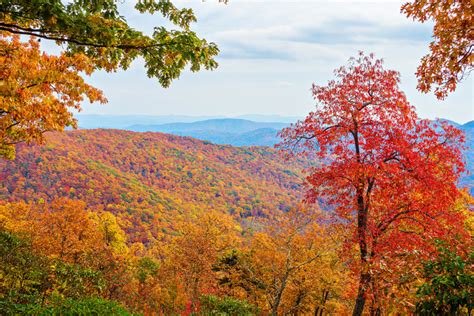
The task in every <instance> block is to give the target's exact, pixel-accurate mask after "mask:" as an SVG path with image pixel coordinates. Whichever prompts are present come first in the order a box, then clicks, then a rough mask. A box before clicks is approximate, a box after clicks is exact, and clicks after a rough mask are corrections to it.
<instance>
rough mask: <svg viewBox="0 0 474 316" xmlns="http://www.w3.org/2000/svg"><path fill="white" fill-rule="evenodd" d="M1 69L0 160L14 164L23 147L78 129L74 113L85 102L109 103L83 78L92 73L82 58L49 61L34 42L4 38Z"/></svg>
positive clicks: (51, 57) (51, 58)
mask: <svg viewBox="0 0 474 316" xmlns="http://www.w3.org/2000/svg"><path fill="white" fill-rule="evenodd" d="M0 65H1V66H0V78H1V81H0V158H2V157H3V158H8V159H13V158H14V157H15V148H14V144H17V143H19V142H27V143H31V142H40V143H41V142H43V141H44V137H43V133H44V132H46V131H61V130H63V129H64V128H65V127H68V126H72V127H77V125H76V120H75V119H73V117H72V113H71V112H70V110H71V109H80V102H81V101H83V99H84V98H86V97H87V98H88V99H89V101H90V102H96V101H99V102H102V103H103V102H105V101H106V100H105V98H104V97H103V96H102V92H101V91H99V90H97V89H95V88H93V87H91V86H90V85H88V84H86V83H85V82H84V79H83V78H82V77H81V75H80V73H85V74H87V75H90V74H91V72H92V71H93V67H92V66H91V65H90V63H89V59H88V58H87V57H85V56H84V55H75V56H73V57H70V56H66V55H65V54H64V53H63V54H60V55H59V56H54V55H48V54H46V53H42V52H41V51H40V48H39V43H38V42H37V41H36V40H34V39H33V38H31V39H30V40H29V41H28V42H26V43H24V42H21V41H20V37H19V36H18V35H15V36H12V37H8V36H6V35H5V33H4V32H1V33H0Z"/></svg>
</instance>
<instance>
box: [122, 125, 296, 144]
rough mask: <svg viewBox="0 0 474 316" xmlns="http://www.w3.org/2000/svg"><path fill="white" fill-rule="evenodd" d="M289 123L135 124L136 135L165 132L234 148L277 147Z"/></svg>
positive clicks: (133, 129)
mask: <svg viewBox="0 0 474 316" xmlns="http://www.w3.org/2000/svg"><path fill="white" fill-rule="evenodd" d="M288 125H289V123H281V122H254V121H249V120H243V119H212V120H205V121H198V122H192V123H171V124H161V125H134V126H130V127H128V128H127V129H128V130H132V131H135V132H162V133H169V134H174V135H179V136H190V137H194V138H198V139H201V140H206V141H210V142H212V143H215V144H227V145H233V146H273V145H275V144H276V143H278V142H279V138H278V136H277V133H278V132H279V131H280V130H281V129H282V128H284V127H287V126H288Z"/></svg>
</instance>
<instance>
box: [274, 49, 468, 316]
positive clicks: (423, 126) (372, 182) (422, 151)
mask: <svg viewBox="0 0 474 316" xmlns="http://www.w3.org/2000/svg"><path fill="white" fill-rule="evenodd" d="M335 76H336V80H332V81H329V83H328V84H327V85H326V86H316V85H313V95H314V99H315V100H316V101H317V105H316V109H315V111H314V112H311V113H309V115H308V116H307V117H306V119H305V120H304V121H299V122H297V123H296V124H294V125H292V126H291V127H289V128H287V129H284V130H283V131H282V132H281V136H282V138H283V141H282V143H281V144H279V147H280V148H281V149H283V150H285V151H287V152H288V153H290V155H310V154H311V155H316V157H318V158H319V164H318V165H317V166H315V167H312V168H310V169H309V170H307V172H308V176H307V183H308V185H309V190H308V192H307V197H306V199H307V201H308V202H321V201H322V202H323V203H324V204H325V205H327V206H329V207H332V209H333V210H334V214H335V215H336V218H338V219H340V220H341V221H342V222H343V223H346V224H347V226H348V227H350V228H351V229H353V232H354V234H353V235H354V238H353V239H352V240H350V241H348V245H349V246H352V247H354V246H357V248H358V252H359V255H360V257H359V258H358V259H357V260H356V264H355V270H356V271H357V273H358V278H359V286H358V293H357V298H356V302H355V307H354V311H353V315H361V314H362V312H363V310H364V305H365V303H366V301H367V300H368V299H369V300H370V302H371V303H372V305H371V311H372V312H373V313H374V314H376V313H377V309H378V305H377V304H378V303H377V300H378V298H377V290H376V289H377V281H376V278H375V277H374V276H375V275H376V273H377V270H378V269H380V267H381V266H386V265H387V264H390V262H391V261H390V258H394V257H396V256H397V257H399V256H400V255H403V254H405V255H406V254H408V253H411V254H413V252H418V251H420V254H421V253H422V251H423V250H427V249H428V248H427V245H428V244H429V241H430V240H432V239H433V238H443V237H446V235H447V234H448V233H449V228H451V229H452V230H453V231H461V230H462V228H461V226H462V218H461V216H460V215H458V214H457V213H455V212H450V211H448V210H449V209H450V206H451V205H453V203H454V202H455V200H456V198H457V197H458V196H459V191H458V189H457V187H456V182H457V180H458V177H459V175H460V173H461V172H462V171H463V170H464V165H463V161H462V158H461V157H462V156H461V149H462V145H461V144H462V142H463V141H464V140H463V135H462V134H461V132H460V131H458V130H457V129H455V128H454V127H452V126H450V125H448V124H445V123H443V122H440V121H436V122H433V121H428V120H422V119H420V118H419V117H418V116H417V114H416V112H415V109H414V107H413V106H412V105H410V103H409V102H408V101H407V99H406V97H405V94H404V93H403V92H402V91H400V89H399V87H398V83H399V81H400V78H399V73H398V72H396V71H393V70H386V69H384V68H383V65H382V60H380V59H375V58H374V56H373V55H372V54H371V55H369V56H365V55H364V54H363V53H360V54H359V56H358V58H351V59H350V60H349V63H348V65H347V66H345V67H341V68H339V69H337V70H336V71H335ZM456 227H458V228H459V229H456Z"/></svg>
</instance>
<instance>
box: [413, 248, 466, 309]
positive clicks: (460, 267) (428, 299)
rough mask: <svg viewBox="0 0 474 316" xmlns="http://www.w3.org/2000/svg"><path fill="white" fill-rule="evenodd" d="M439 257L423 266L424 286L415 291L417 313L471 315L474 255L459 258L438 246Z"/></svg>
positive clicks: (454, 253) (447, 249) (459, 256)
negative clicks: (417, 299)
mask: <svg viewBox="0 0 474 316" xmlns="http://www.w3.org/2000/svg"><path fill="white" fill-rule="evenodd" d="M437 252H438V256H437V257H436V258H435V259H434V260H430V261H427V262H425V263H424V267H423V278H424V280H425V281H424V283H423V284H422V285H421V286H420V287H419V288H418V292H417V296H418V298H419V301H418V302H417V305H416V311H417V313H418V314H420V315H434V314H435V315H470V314H471V311H472V310H473V308H474V298H473V293H472V289H473V288H474V276H473V275H472V266H473V264H474V252H473V251H472V249H471V252H470V254H469V255H468V256H465V257H464V258H463V256H461V255H460V254H458V253H456V252H455V251H453V250H451V249H449V248H447V245H446V244H445V243H442V242H440V241H438V242H437Z"/></svg>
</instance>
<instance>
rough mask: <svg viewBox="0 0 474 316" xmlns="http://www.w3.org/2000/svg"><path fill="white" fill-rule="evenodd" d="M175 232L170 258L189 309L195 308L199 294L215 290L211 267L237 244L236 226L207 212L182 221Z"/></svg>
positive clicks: (222, 217)
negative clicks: (177, 233) (176, 232)
mask: <svg viewBox="0 0 474 316" xmlns="http://www.w3.org/2000/svg"><path fill="white" fill-rule="evenodd" d="M178 231H179V233H180V235H179V236H178V237H177V238H176V239H175V240H174V241H173V243H172V245H171V247H172V250H173V252H172V256H171V258H170V259H171V262H172V263H173V264H174V265H175V269H176V273H177V275H178V276H179V279H181V282H182V284H183V289H184V291H185V293H186V296H187V297H188V300H189V303H190V305H191V308H196V303H197V302H198V300H199V296H200V295H202V294H212V293H214V292H215V291H216V288H217V284H216V281H217V278H216V272H215V271H214V270H213V266H214V264H215V263H216V262H217V260H218V258H219V257H220V256H222V255H223V254H224V253H226V252H227V251H229V250H230V249H233V248H235V247H236V246H237V245H238V243H239V238H238V231H239V227H238V226H237V224H236V223H235V222H234V220H233V219H232V217H230V216H228V215H225V214H221V213H218V212H214V211H206V212H204V213H202V214H199V215H198V216H196V217H195V218H192V219H190V220H187V221H185V222H184V223H183V224H182V225H180V227H179V228H178Z"/></svg>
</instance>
